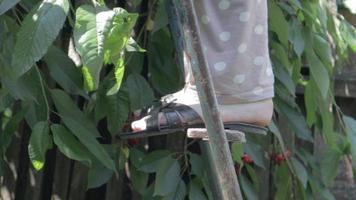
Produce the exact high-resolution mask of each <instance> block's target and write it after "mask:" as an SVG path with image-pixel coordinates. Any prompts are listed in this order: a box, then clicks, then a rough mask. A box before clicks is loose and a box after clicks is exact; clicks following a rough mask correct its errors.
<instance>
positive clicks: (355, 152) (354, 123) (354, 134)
mask: <svg viewBox="0 0 356 200" xmlns="http://www.w3.org/2000/svg"><path fill="white" fill-rule="evenodd" d="M343 121H344V123H345V128H346V133H347V138H348V140H349V142H350V146H351V155H352V160H356V120H355V119H353V118H351V117H349V116H346V115H344V116H343ZM352 166H353V168H354V169H356V162H352Z"/></svg>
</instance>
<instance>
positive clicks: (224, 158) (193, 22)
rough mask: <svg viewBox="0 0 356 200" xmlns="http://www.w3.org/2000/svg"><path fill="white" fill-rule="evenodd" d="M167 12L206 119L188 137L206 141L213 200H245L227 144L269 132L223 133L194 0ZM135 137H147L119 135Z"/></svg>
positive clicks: (179, 1)
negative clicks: (189, 67)
mask: <svg viewBox="0 0 356 200" xmlns="http://www.w3.org/2000/svg"><path fill="white" fill-rule="evenodd" d="M200 1H204V0H200ZM167 10H168V11H169V16H170V22H171V23H170V25H171V30H172V35H173V38H174V40H175V43H176V47H177V50H178V53H180V55H179V57H180V58H183V51H184V52H187V53H188V56H189V59H190V63H191V68H192V72H193V76H194V79H195V83H196V87H197V91H198V95H199V100H200V105H201V108H202V111H203V116H204V120H205V127H206V128H203V129H202V128H199V129H195V128H190V129H188V130H187V137H189V138H200V139H203V141H204V142H202V143H201V148H202V152H203V155H204V156H205V157H206V160H208V162H209V165H210V167H209V170H211V171H210V173H209V174H210V177H209V178H210V180H211V183H212V184H211V187H212V188H211V189H212V191H213V195H214V199H217V200H220V199H222V200H242V199H243V198H242V194H241V191H240V186H239V183H238V180H237V175H236V172H235V168H234V164H233V161H232V156H231V152H230V148H229V143H228V142H229V141H230V142H231V141H234V142H241V143H243V142H246V139H245V132H249V133H257V134H262V135H265V134H266V133H267V132H266V129H265V128H264V127H260V126H256V125H250V126H246V127H247V128H246V127H245V128H244V129H243V130H224V125H223V122H222V120H221V118H220V114H219V110H218V106H217V100H216V96H215V92H214V87H213V84H212V81H211V75H210V71H209V69H208V65H207V61H206V60H205V57H204V54H203V49H202V46H201V43H200V38H199V30H198V28H197V27H198V24H197V19H196V18H195V16H196V14H195V13H194V12H195V9H194V4H193V0H171V1H170V2H169V4H168V8H167ZM180 60H181V61H182V60H183V59H180ZM182 64H183V63H182ZM152 136H153V135H152ZM136 137H146V136H143V135H142V136H140V135H137V134H131V135H130V134H121V135H120V138H121V139H129V138H136Z"/></svg>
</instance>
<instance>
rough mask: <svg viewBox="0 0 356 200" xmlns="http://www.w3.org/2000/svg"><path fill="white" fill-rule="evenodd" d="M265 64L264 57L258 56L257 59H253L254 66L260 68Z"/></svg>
mask: <svg viewBox="0 0 356 200" xmlns="http://www.w3.org/2000/svg"><path fill="white" fill-rule="evenodd" d="M264 62H265V58H264V57H263V56H257V57H256V58H255V59H253V64H255V65H257V66H259V65H263V64H264Z"/></svg>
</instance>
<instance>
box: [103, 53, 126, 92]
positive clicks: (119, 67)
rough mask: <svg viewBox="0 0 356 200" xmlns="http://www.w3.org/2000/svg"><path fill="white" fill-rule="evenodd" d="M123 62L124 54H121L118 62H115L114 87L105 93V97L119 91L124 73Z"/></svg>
mask: <svg viewBox="0 0 356 200" xmlns="http://www.w3.org/2000/svg"><path fill="white" fill-rule="evenodd" d="M124 62H125V61H124V54H123V52H122V53H121V56H120V58H119V60H118V61H117V63H116V65H115V69H114V74H115V85H114V86H113V87H112V88H111V89H110V90H109V91H108V92H107V95H114V94H116V93H117V92H118V91H119V89H120V87H121V82H122V78H123V77H124V72H125V63H124Z"/></svg>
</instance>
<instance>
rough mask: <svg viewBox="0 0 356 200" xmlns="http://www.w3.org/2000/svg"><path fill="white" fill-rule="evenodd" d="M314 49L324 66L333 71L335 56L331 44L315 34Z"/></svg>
mask: <svg viewBox="0 0 356 200" xmlns="http://www.w3.org/2000/svg"><path fill="white" fill-rule="evenodd" d="M313 48H314V52H315V53H316V55H317V56H318V57H319V59H320V61H321V62H322V63H323V64H324V66H327V67H328V70H330V71H331V70H332V65H333V55H332V52H331V50H332V49H331V46H330V44H329V43H328V42H327V41H326V40H325V39H324V38H322V37H321V36H319V35H317V34H314V35H313Z"/></svg>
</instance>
